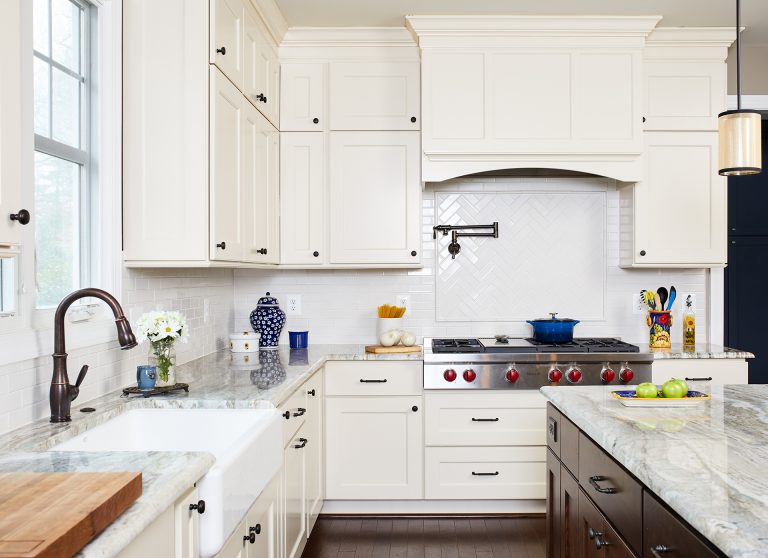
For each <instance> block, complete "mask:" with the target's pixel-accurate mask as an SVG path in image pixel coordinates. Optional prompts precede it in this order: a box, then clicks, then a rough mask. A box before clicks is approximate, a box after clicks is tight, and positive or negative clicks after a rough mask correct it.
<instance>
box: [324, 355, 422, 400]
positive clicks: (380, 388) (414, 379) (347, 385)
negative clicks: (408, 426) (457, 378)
mask: <svg viewBox="0 0 768 558" xmlns="http://www.w3.org/2000/svg"><path fill="white" fill-rule="evenodd" d="M422 370H423V365H422V363H421V361H381V362H376V361H348V362H341V361H337V362H328V363H327V364H326V365H325V394H326V395H421V392H422V389H423V384H424V379H423V371H422Z"/></svg>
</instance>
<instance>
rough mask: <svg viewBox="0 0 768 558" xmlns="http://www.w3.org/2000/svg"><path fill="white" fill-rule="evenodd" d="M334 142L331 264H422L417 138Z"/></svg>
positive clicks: (370, 136)
mask: <svg viewBox="0 0 768 558" xmlns="http://www.w3.org/2000/svg"><path fill="white" fill-rule="evenodd" d="M330 138H331V139H330V181H329V184H330V198H329V202H330V215H329V218H330V235H331V236H330V263H332V264H377V263H378V264H417V263H419V261H420V258H421V254H420V226H421V219H420V216H421V207H420V204H421V181H420V178H419V174H420V172H419V168H420V158H419V133H418V132H331V135H330Z"/></svg>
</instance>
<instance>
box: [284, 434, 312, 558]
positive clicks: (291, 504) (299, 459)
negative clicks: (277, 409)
mask: <svg viewBox="0 0 768 558" xmlns="http://www.w3.org/2000/svg"><path fill="white" fill-rule="evenodd" d="M309 443H310V441H309V439H308V438H307V429H306V425H305V426H302V427H301V428H300V429H299V431H298V432H297V433H296V436H295V437H293V438H292V439H291V441H290V442H289V444H288V446H287V447H286V448H285V453H284V454H283V496H284V497H283V522H284V523H283V526H284V527H283V528H284V541H285V558H298V557H299V556H301V551H302V550H303V549H304V543H305V542H306V539H307V529H306V527H307V523H306V507H305V506H306V496H305V493H304V474H305V473H304V471H305V460H306V448H307V445H308V444H309Z"/></svg>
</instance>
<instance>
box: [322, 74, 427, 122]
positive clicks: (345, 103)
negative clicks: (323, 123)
mask: <svg viewBox="0 0 768 558" xmlns="http://www.w3.org/2000/svg"><path fill="white" fill-rule="evenodd" d="M419 73H420V68H419V63H418V62H393V61H386V62H385V61H381V62H331V64H330V80H329V81H330V87H329V100H330V113H331V114H330V116H331V121H330V129H331V130H418V129H419V128H420V127H421V122H420V119H421V115H420V111H419V106H420V104H421V100H420V87H419V82H420V76H419Z"/></svg>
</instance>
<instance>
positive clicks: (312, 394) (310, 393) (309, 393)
mask: <svg viewBox="0 0 768 558" xmlns="http://www.w3.org/2000/svg"><path fill="white" fill-rule="evenodd" d="M307 395H311V396H312V397H314V396H315V390H314V389H311V390H309V391H308V392H307Z"/></svg>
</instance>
